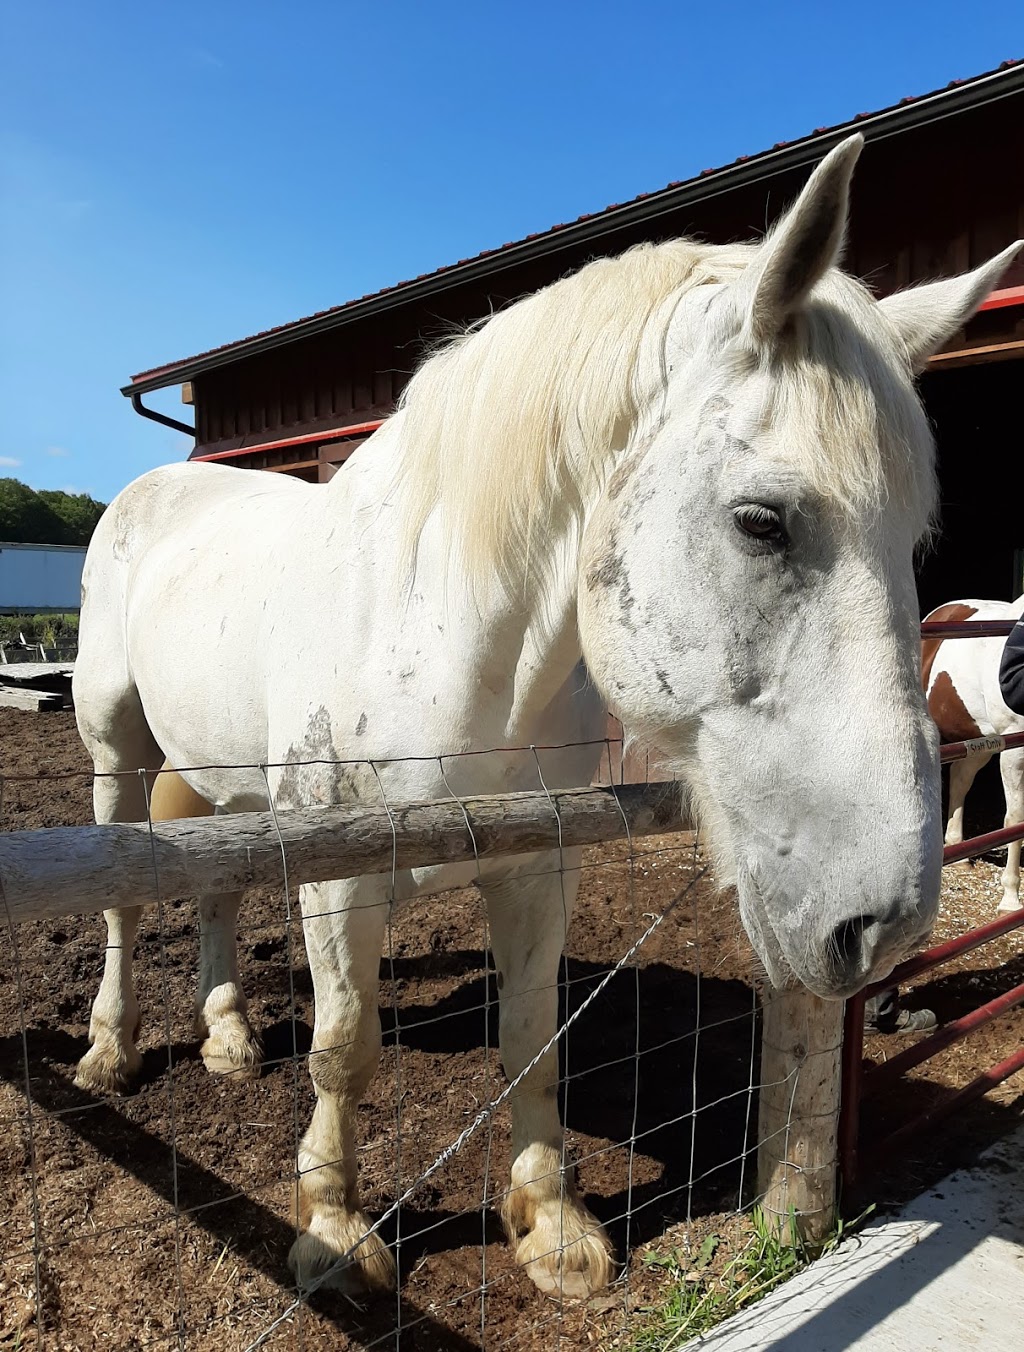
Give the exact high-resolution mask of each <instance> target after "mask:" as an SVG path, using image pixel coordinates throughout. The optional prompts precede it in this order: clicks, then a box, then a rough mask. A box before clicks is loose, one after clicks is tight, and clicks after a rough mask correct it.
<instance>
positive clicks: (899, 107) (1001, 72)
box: [121, 60, 1024, 395]
mask: <svg viewBox="0 0 1024 1352" xmlns="http://www.w3.org/2000/svg"><path fill="white" fill-rule="evenodd" d="M1022 89H1024V60H1013V61H1004V62H1003V63H1002V65H1000V66H998V67H997V68H996V69H995V70H991V71H986V72H984V73H983V74H981V75H976V76H972V77H971V78H969V79H965V80H954V81H953V82H952V83H951V84H949V85H946V86H945V87H944V88H943V89H937V90H933V91H931V92H930V93H928V94H920V95H914V96H911V97H908V98H904V99H901V100H900V101H899V103H897V104H894V105H892V106H891V107H889V108H883V109H880V110H879V111H877V112H873V113H858V114H857V115H856V116H855V117H852V118H850V119H849V120H848V121H846V122H841V123H837V124H836V125H835V126H832V127H818V128H816V129H815V130H814V131H813V132H811V133H810V134H809V135H807V136H802V137H800V138H798V139H796V140H793V141H779V142H777V143H776V144H775V145H774V146H772V147H771V149H769V150H764V151H761V152H759V153H758V154H754V155H741V156H740V157H739V158H738V159H736V160H734V161H733V162H732V163H731V164H726V165H723V166H721V167H720V168H717V169H704V170H702V171H701V172H700V173H699V174H697V175H695V176H694V177H693V178H690V179H686V180H684V181H681V182H677V183H669V184H668V185H667V186H666V187H664V188H661V189H658V190H657V191H655V192H649V193H641V194H640V196H639V197H635V198H633V199H632V200H631V201H629V202H622V203H617V204H614V205H612V206H609V207H605V208H604V210H602V211H598V212H592V213H590V214H589V215H585V216H580V217H578V218H577V219H576V220H574V221H568V222H566V223H564V224H561V225H554V226H552V227H551V228H550V229H548V230H545V231H542V232H540V233H537V234H532V235H527V236H526V237H525V239H520V240H513V241H511V242H510V243H508V244H503V245H501V246H500V247H499V248H496V249H487V250H485V251H484V252H483V253H479V254H477V255H476V256H475V257H473V258H464V259H460V260H459V261H458V262H457V263H450V264H447V265H445V266H444V267H441V268H437V269H436V270H435V271H433V272H428V273H424V274H423V275H422V276H420V277H414V278H412V279H411V280H409V281H405V282H399V283H398V284H397V285H395V286H389V287H385V288H384V289H383V290H381V291H375V292H372V293H370V294H369V295H365V296H359V297H357V298H355V299H353V300H350V301H346V302H345V303H344V304H341V305H334V306H332V307H331V308H330V309H327V310H320V311H318V312H317V313H316V314H313V315H308V316H306V317H305V318H304V319H296V320H293V321H292V322H291V323H288V324H280V325H278V326H277V327H276V328H271V329H265V330H264V331H263V332H261V333H256V334H253V335H252V336H251V337H248V338H241V339H237V340H236V341H235V342H232V343H225V344H223V345H222V346H220V347H215V348H211V349H210V350H209V351H207V352H201V353H198V354H197V355H196V356H193V357H187V358H185V359H184V360H181V361H177V362H172V363H170V364H168V365H166V366H158V367H154V368H152V369H150V370H148V371H140V372H139V373H138V374H137V375H134V376H132V378H131V381H130V383H129V384H128V385H125V386H124V387H123V388H122V391H121V392H122V394H125V395H139V394H144V393H145V392H146V391H147V390H155V389H161V388H163V387H165V386H167V385H175V384H178V383H179V382H181V381H186V380H191V379H193V378H194V377H196V376H198V375H201V374H202V373H203V372H204V371H209V370H212V369H214V368H215V367H218V366H224V365H227V364H228V363H230V362H234V361H238V360H241V359H242V358H244V357H248V356H253V355H255V354H256V353H258V352H264V351H268V350H269V349H271V348H275V347H281V346H284V345H285V344H287V343H291V342H295V341H297V340H298V339H301V338H306V337H309V336H311V335H312V334H314V333H320V332H323V331H324V330H326V329H331V328H337V327H340V326H341V325H344V324H350V323H354V322H356V321H357V320H360V319H363V318H366V317H368V316H369V315H373V314H379V313H381V312H383V311H385V310H390V309H393V308H395V307H397V306H401V305H405V304H408V303H411V302H413V301H418V300H422V299H423V298H424V297H427V296H430V295H433V294H434V293H436V292H438V291H442V290H444V289H446V288H448V287H450V286H452V285H454V284H456V283H458V282H461V281H464V280H465V281H468V280H471V279H474V280H475V279H477V278H480V277H484V276H489V275H493V274H496V273H499V272H502V271H504V270H506V269H507V268H510V267H512V266H514V265H516V264H518V263H521V262H524V261H526V260H527V259H530V258H536V257H538V256H542V255H551V254H555V253H557V252H559V251H560V250H563V249H568V248H571V247H573V246H576V245H579V244H581V243H585V242H589V241H590V240H597V239H599V238H600V237H601V236H602V235H606V234H609V233H611V232H612V231H614V230H618V229H620V228H622V227H623V226H627V225H632V224H635V223H636V222H637V221H653V220H656V219H657V218H658V217H659V216H661V215H664V214H666V213H668V212H672V211H676V210H678V209H679V208H680V207H683V206H688V205H690V204H692V203H694V202H699V201H703V200H706V199H708V198H711V197H715V196H717V195H718V194H720V193H723V192H728V191H730V190H731V189H733V188H737V187H739V186H741V185H742V184H745V183H750V182H756V181H757V180H758V179H761V178H767V177H770V176H771V175H774V174H778V173H781V172H783V171H784V170H787V169H793V168H797V167H799V166H801V165H803V164H807V163H810V162H812V161H814V160H817V159H818V158H819V157H820V156H821V155H823V154H824V153H825V152H826V151H827V150H828V149H830V148H831V146H832V145H834V144H836V143H837V142H838V141H840V140H842V138H843V137H844V136H847V135H849V134H850V133H851V132H853V131H860V132H862V133H863V134H864V135H865V137H867V138H868V139H870V140H879V139H882V138H884V137H889V136H893V135H896V134H898V133H899V132H903V131H907V130H910V129H911V128H913V127H917V126H923V125H925V124H926V123H928V122H933V121H937V120H938V119H940V118H945V117H949V116H951V115H952V114H954V113H957V112H960V111H962V110H963V109H966V108H973V107H978V106H979V105H981V104H984V103H990V102H994V101H996V100H998V99H1002V98H1006V97H1008V96H1010V95H1011V94H1015V93H1018V92H1019V91H1020V90H1022Z"/></svg>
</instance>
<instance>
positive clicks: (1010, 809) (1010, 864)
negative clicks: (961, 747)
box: [999, 747, 1024, 911]
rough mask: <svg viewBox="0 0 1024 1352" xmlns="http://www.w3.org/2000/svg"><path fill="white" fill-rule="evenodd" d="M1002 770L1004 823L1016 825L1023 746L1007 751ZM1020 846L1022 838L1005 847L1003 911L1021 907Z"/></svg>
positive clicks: (1023, 817)
mask: <svg viewBox="0 0 1024 1352" xmlns="http://www.w3.org/2000/svg"><path fill="white" fill-rule="evenodd" d="M999 772H1000V774H1001V775H1002V780H1003V792H1004V793H1005V794H1006V816H1005V818H1004V819H1003V824H1004V825H1005V826H1017V825H1019V824H1020V823H1021V822H1024V747H1022V748H1019V749H1017V750H1013V751H1004V752H1003V754H1002V755H1001V756H1000V757H999ZM1020 847H1021V842H1020V841H1019V840H1015V841H1013V842H1012V843H1011V844H1009V845H1008V846H1007V847H1006V868H1005V869H1004V870H1003V899H1002V901H1001V902H1000V903H999V909H1000V910H1001V911H1016V910H1019V909H1020V905H1021V901H1020Z"/></svg>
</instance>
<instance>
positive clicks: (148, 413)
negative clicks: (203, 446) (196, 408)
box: [121, 385, 196, 437]
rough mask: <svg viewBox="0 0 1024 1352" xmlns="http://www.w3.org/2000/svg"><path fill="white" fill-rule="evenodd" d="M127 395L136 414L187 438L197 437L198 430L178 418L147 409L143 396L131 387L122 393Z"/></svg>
mask: <svg viewBox="0 0 1024 1352" xmlns="http://www.w3.org/2000/svg"><path fill="white" fill-rule="evenodd" d="M121 393H122V394H127V395H128V396H129V397H130V398H131V401H132V408H133V409H134V410H135V412H136V413H141V414H142V416H143V417H144V418H150V419H151V420H152V421H153V422H157V423H162V424H163V425H164V427H173V428H174V430H175V431H176V432H184V433H185V435H186V436H187V437H195V434H196V429H195V428H194V427H190V426H189V425H188V423H183V422H178V420H177V418H169V417H168V416H167V414H166V413H157V411H156V409H155V408H147V407H146V405H145V404H144V403H143V402H142V394H141V392H140V391H138V390H136V389H134V388H133V387H132V386H131V385H129V386H128V387H127V389H123V390H122V391H121Z"/></svg>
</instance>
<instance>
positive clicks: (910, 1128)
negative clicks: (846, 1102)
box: [870, 1047, 1024, 1156]
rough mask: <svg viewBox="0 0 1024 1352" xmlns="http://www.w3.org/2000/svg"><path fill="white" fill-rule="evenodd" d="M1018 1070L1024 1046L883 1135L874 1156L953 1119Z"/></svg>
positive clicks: (1022, 1067) (1021, 1066) (1023, 1067)
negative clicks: (951, 1093)
mask: <svg viewBox="0 0 1024 1352" xmlns="http://www.w3.org/2000/svg"><path fill="white" fill-rule="evenodd" d="M1019 1070H1024V1047H1021V1048H1020V1050H1019V1051H1016V1052H1014V1054H1013V1055H1012V1056H1008V1057H1007V1058H1006V1060H1005V1061H1000V1062H999V1064H998V1065H997V1066H992V1068H991V1069H990V1070H985V1071H982V1073H981V1074H980V1075H979V1076H978V1078H977V1079H975V1080H972V1081H971V1082H970V1084H969V1085H966V1086H965V1087H964V1088H963V1089H961V1090H959V1092H957V1093H956V1094H954V1095H953V1096H952V1097H951V1098H948V1099H946V1100H945V1102H943V1103H939V1104H936V1106H935V1107H934V1108H929V1109H928V1110H927V1112H923V1113H921V1114H920V1115H919V1116H918V1117H915V1118H914V1119H913V1121H911V1122H905V1123H904V1124H903V1126H902V1127H900V1128H899V1129H898V1130H897V1131H894V1132H892V1134H891V1135H889V1136H883V1137H882V1139H881V1140H880V1141H875V1142H874V1144H873V1146H872V1148H871V1151H870V1153H871V1155H872V1156H877V1155H879V1154H881V1153H882V1152H883V1151H889V1150H891V1149H892V1148H893V1147H894V1146H895V1147H898V1146H899V1145H900V1144H901V1143H902V1142H903V1141H905V1140H907V1139H908V1138H909V1137H911V1136H913V1135H915V1134H916V1133H917V1132H919V1131H923V1130H924V1129H925V1128H927V1127H933V1126H934V1125H935V1124H936V1123H937V1122H941V1121H942V1120H943V1118H946V1117H949V1116H951V1114H953V1113H955V1112H956V1111H957V1109H958V1108H962V1107H963V1106H964V1104H965V1103H971V1102H972V1101H973V1100H974V1099H976V1098H981V1096H982V1095H983V1094H987V1093H988V1091H989V1090H990V1089H994V1088H995V1087H996V1085H997V1084H1002V1082H1003V1081H1004V1080H1008V1079H1009V1078H1010V1076H1011V1075H1016V1073H1017V1072H1018V1071H1019Z"/></svg>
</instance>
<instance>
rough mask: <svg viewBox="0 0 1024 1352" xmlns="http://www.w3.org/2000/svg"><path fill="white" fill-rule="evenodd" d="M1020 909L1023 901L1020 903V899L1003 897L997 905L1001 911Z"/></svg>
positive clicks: (1023, 904) (1023, 903) (1023, 905)
mask: <svg viewBox="0 0 1024 1352" xmlns="http://www.w3.org/2000/svg"><path fill="white" fill-rule="evenodd" d="M1022 907H1024V901H1021V899H1020V897H1003V899H1002V901H1001V902H1000V903H999V909H1000V910H1001V911H1019V910H1021V908H1022Z"/></svg>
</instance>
